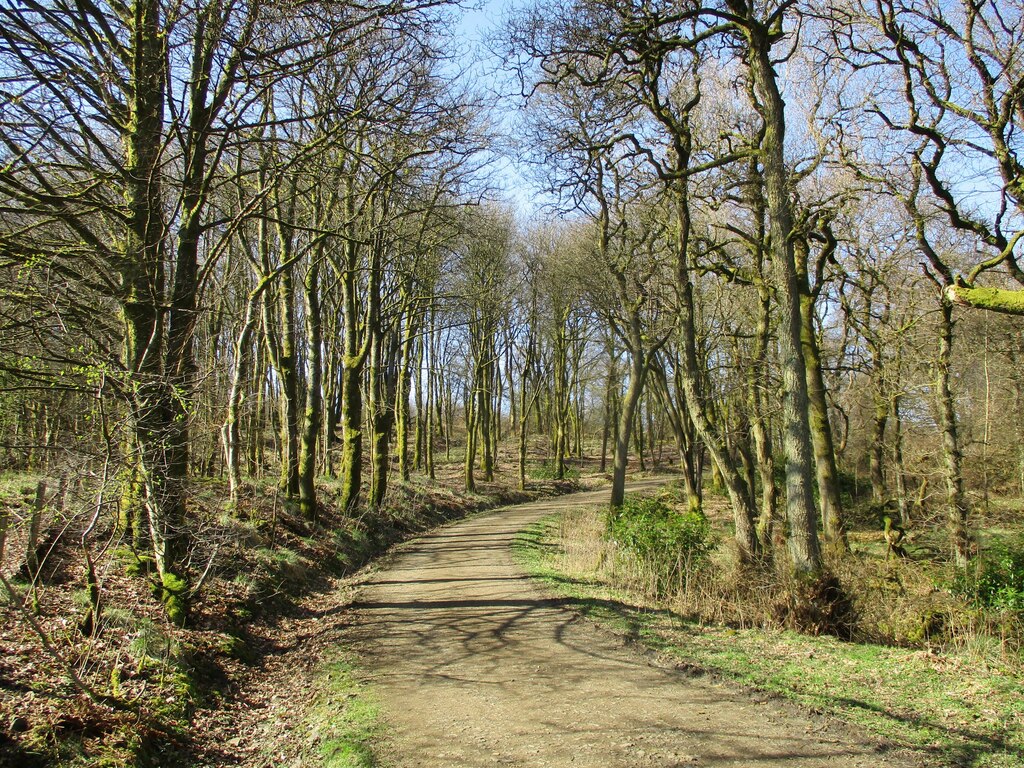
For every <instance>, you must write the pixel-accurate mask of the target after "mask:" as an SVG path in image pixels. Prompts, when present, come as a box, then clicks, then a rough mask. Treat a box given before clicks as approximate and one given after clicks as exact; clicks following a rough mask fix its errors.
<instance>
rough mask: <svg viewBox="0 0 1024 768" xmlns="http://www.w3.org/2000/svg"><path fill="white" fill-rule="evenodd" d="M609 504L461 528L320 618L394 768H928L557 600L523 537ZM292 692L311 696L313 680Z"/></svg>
mask: <svg viewBox="0 0 1024 768" xmlns="http://www.w3.org/2000/svg"><path fill="white" fill-rule="evenodd" d="M651 482H652V481H647V483H648V484H650V483H651ZM598 501H599V499H598V495H597V494H595V493H580V494H575V495H573V496H571V497H563V498H559V499H547V500H542V501H538V502H533V503H529V504H522V505H517V506H513V507H507V508H504V509H500V510H497V511H494V512H490V513H486V514H484V515H481V516H476V517H474V518H471V519H469V520H465V521H462V522H459V523H455V524H452V525H448V526H446V527H444V528H442V529H440V530H438V531H436V532H434V533H431V534H429V535H427V536H425V537H423V538H421V539H418V540H416V541H415V542H412V543H411V544H409V545H405V546H403V547H401V548H400V549H399V551H398V552H397V553H396V554H395V555H394V556H393V557H391V558H389V559H388V560H387V561H386V562H385V563H383V564H381V565H379V566H378V567H377V568H376V569H375V570H374V572H372V573H371V574H369V575H368V576H367V577H366V580H365V583H364V584H362V585H361V586H359V588H358V591H357V592H356V594H355V599H354V603H353V604H352V606H351V608H350V609H349V610H348V611H346V612H345V613H343V614H341V615H338V614H335V613H330V612H328V613H327V614H323V613H321V614H320V615H319V616H316V617H315V618H317V619H319V622H318V624H319V625H321V626H322V624H323V623H325V622H326V624H327V627H326V629H327V632H328V633H329V638H330V639H329V640H328V642H335V640H337V641H338V642H341V643H342V644H344V645H346V646H348V647H349V648H351V649H352V650H353V651H354V652H355V654H356V656H357V662H356V663H357V665H358V667H359V668H361V669H363V670H366V672H367V674H368V677H369V682H370V687H371V689H372V691H373V696H374V697H375V698H376V700H377V701H378V702H379V706H380V709H381V713H382V717H383V720H384V722H385V724H386V726H385V728H384V730H383V732H382V733H380V734H378V737H377V738H378V740H379V742H380V746H381V752H382V758H383V762H384V764H386V765H394V766H455V765H458V766H494V765H530V766H568V765H578V766H602V767H615V766H664V767H668V766H688V767H689V766H693V767H695V766H726V765H733V766H739V765H742V766H751V767H754V766H769V765H772V766H778V765H792V766H801V767H804V766H807V767H810V766H824V765H842V766H880V765H890V766H911V765H917V764H919V762H918V761H917V760H915V759H914V758H913V757H912V756H911V755H909V754H904V753H898V752H891V751H888V748H887V746H886V745H885V744H883V743H880V742H879V741H878V740H877V739H875V738H872V737H871V736H869V735H867V734H865V733H864V732H860V731H856V730H853V729H851V728H850V727H848V726H846V725H844V724H842V723H840V722H839V721H837V720H833V719H830V718H827V717H822V716H816V715H811V714H808V713H807V712H805V711H801V710H799V709H797V708H795V707H792V706H790V705H788V704H785V703H784V702H782V701H780V700H778V699H775V698H772V697H766V696H763V695H758V694H756V693H752V692H750V691H748V690H747V689H744V688H742V687H740V686H737V685H735V684H730V683H727V682H724V681H719V680H716V679H714V678H712V677H710V676H695V675H693V674H692V673H690V672H688V671H687V670H686V669H681V668H679V667H678V666H677V665H675V664H672V663H669V662H667V661H666V660H665V659H661V658H658V657H656V656H653V655H651V654H649V653H644V652H642V651H640V650H638V649H636V648H634V647H631V646H630V645H629V644H628V643H627V642H625V640H624V639H623V638H622V637H620V636H617V635H615V634H613V633H611V632H608V631H606V630H603V629H601V628H599V627H598V626H596V625H594V624H592V623H591V622H589V621H587V620H584V619H581V618H580V616H579V614H578V613H575V612H573V611H571V610H569V609H568V608H566V607H565V606H563V605H561V604H560V603H561V601H560V600H559V599H556V598H552V597H550V596H549V595H548V594H545V593H544V592H542V591H541V590H540V588H539V587H538V586H536V585H535V583H534V582H533V581H531V579H530V578H529V577H528V576H525V575H524V574H523V573H522V571H521V570H520V569H519V568H518V567H517V565H516V564H515V562H514V560H513V556H512V553H511V549H510V548H511V544H512V542H513V540H514V538H515V536H516V534H517V532H519V531H521V530H522V529H523V528H524V527H526V526H528V525H530V524H531V523H534V522H536V521H537V520H538V519H540V518H542V517H544V516H545V515H550V514H552V513H553V512H556V511H559V510H562V509H565V508H566V507H567V506H570V505H584V504H590V505H593V504H594V503H596V502H598ZM325 639H326V638H325V636H324V635H321V636H320V637H318V638H317V642H318V643H322V642H325ZM287 666H288V665H286V667H285V669H284V670H282V672H283V678H284V677H287V676H288V675H289V674H290V673H289V672H288V671H287ZM294 668H295V667H294V665H293V666H292V667H291V669H292V670H294ZM291 679H294V676H292V678H291ZM282 681H283V679H282ZM289 687H291V688H293V693H289V694H288V695H289V696H293V697H294V698H295V700H296V702H298V701H301V700H302V695H303V694H302V684H301V683H300V684H297V685H296V684H292V685H291V686H289ZM287 728H288V723H287V722H285V723H284V729H285V730H286V729H287ZM275 731H276V732H278V733H282V732H283V730H282V729H281V728H279V727H278V726H277V725H272V726H271V727H270V728H269V729H268V733H270V732H275ZM252 741H253V743H256V742H258V741H260V739H258V738H256V736H255V734H254V735H253V738H252ZM283 753H284V754H287V753H286V752H283ZM279 764H280V763H279ZM283 764H286V765H287V764H288V763H283Z"/></svg>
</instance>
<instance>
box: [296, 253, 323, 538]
mask: <svg viewBox="0 0 1024 768" xmlns="http://www.w3.org/2000/svg"><path fill="white" fill-rule="evenodd" d="M304 288H305V290H304V295H305V309H306V347H307V350H306V362H307V366H308V372H307V374H306V398H305V400H306V402H305V409H304V412H303V416H302V432H301V435H300V440H299V450H298V454H299V455H298V467H297V473H298V485H299V489H298V490H299V512H300V513H301V514H302V516H303V517H304V518H305V519H306V520H311V521H315V520H316V470H317V439H318V437H319V435H320V424H321V421H322V420H323V404H324V400H323V387H322V382H323V360H322V357H323V354H322V349H323V338H322V331H323V326H322V318H321V312H320V264H319V262H318V261H314V262H313V263H312V264H310V266H309V269H308V270H307V272H306V280H305V286H304Z"/></svg>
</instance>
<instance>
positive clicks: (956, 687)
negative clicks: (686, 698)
mask: <svg viewBox="0 0 1024 768" xmlns="http://www.w3.org/2000/svg"><path fill="white" fill-rule="evenodd" d="M560 531H561V525H560V516H559V515H553V516H550V517H547V518H545V519H543V520H541V521H539V522H538V523H536V524H534V525H532V526H530V527H529V528H527V529H525V530H524V531H522V532H521V533H520V534H519V536H518V537H517V539H516V541H515V544H514V546H513V551H514V554H515V556H516V558H517V560H518V561H519V563H520V564H521V565H522V566H523V567H524V568H525V569H526V571H527V572H528V573H529V574H530V575H532V576H533V577H535V578H537V579H539V580H540V581H541V582H543V583H544V584H546V585H547V587H548V588H550V589H551V590H552V591H553V592H555V593H556V594H557V595H558V596H560V597H562V598H563V599H565V600H566V601H567V603H568V605H569V606H570V607H572V608H573V609H575V610H577V611H579V612H580V613H581V614H583V615H584V616H586V617H588V618H590V619H593V620H595V621H597V622H598V623H600V624H602V625H604V626H606V627H608V628H610V629H612V630H614V631H616V632H618V633H620V634H623V635H625V636H626V637H627V638H629V639H630V640H632V641H634V642H636V643H638V644H640V645H642V646H644V647H646V648H650V649H652V650H655V651H657V652H659V653H662V654H664V655H666V656H667V657H669V658H671V659H673V660H674V661H675V662H676V663H680V664H684V665H687V666H691V667H694V668H697V669H699V670H707V671H711V672H714V673H716V674H719V675H721V676H723V677H725V678H728V679H732V680H735V681H737V682H739V683H742V684H744V685H747V686H750V687H753V688H756V689H758V690H761V691H766V692H770V693H773V694H775V695H778V696H781V697H783V698H785V699H788V700H791V701H794V702H796V703H798V704H800V705H801V706H804V707H807V708H809V709H811V710H813V711H815V712H818V713H824V714H828V715H831V716H834V717H837V718H839V719H841V720H844V721H846V722H849V723H852V724H855V725H858V726H860V727H862V728H864V729H865V730H867V731H869V732H871V733H873V734H876V735H877V736H879V737H882V738H884V739H886V740H887V741H888V742H890V743H891V744H893V745H894V746H897V747H902V748H909V749H913V750H917V751H919V752H920V753H921V754H922V756H923V757H924V760H925V762H926V763H927V764H928V765H934V766H964V767H966V768H1024V685H1022V682H1021V680H1020V678H1019V676H1017V675H1015V674H1014V673H1013V671H1012V670H1010V669H1004V668H999V667H995V666H979V665H976V664H973V663H967V662H966V661H964V660H962V659H959V658H958V657H956V656H954V655H949V654H946V655H939V654H935V653H932V652H927V651H915V650H908V649H903V648H891V647H886V646H881V645H871V644H865V643H848V642H842V641H839V640H836V639H835V638H831V637H807V636H803V635H799V634H796V633H794V632H789V631H782V630H760V629H732V628H729V627H724V626H713V625H705V624H701V623H699V622H696V621H693V620H690V619H688V618H687V617H684V616H682V615H680V614H678V613H675V612H673V611H671V610H669V609H668V608H667V607H665V605H659V604H655V603H651V602H648V601H645V600H644V599H643V598H641V597H640V596H638V595H636V594H632V593H630V592H628V591H627V590H625V589H623V588H622V587H621V586H619V585H617V584H616V583H615V579H614V569H601V570H587V569H579V568H574V567H572V566H569V565H567V562H568V561H567V559H566V557H565V547H564V542H563V541H562V539H561V533H560Z"/></svg>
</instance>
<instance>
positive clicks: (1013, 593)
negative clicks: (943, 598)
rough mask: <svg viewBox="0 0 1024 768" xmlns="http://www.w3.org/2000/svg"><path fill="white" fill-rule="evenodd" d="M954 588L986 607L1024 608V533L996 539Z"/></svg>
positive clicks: (1014, 610)
mask: <svg viewBox="0 0 1024 768" xmlns="http://www.w3.org/2000/svg"><path fill="white" fill-rule="evenodd" d="M954 589H955V591H957V592H959V593H960V594H962V595H963V596H964V597H966V598H968V599H970V600H972V601H974V602H975V603H976V604H978V605H981V606H984V607H986V608H995V609H996V610H1000V611H1012V612H1019V611H1024V536H1017V537H1015V538H1012V539H1004V540H1001V541H997V542H995V543H994V544H993V545H992V546H991V547H990V548H989V549H988V551H987V552H985V553H984V554H983V555H981V556H980V557H979V558H978V559H977V560H975V561H974V563H973V564H972V567H971V568H970V569H969V570H968V572H967V573H966V574H965V575H963V576H961V577H960V578H959V579H958V581H957V583H956V584H954Z"/></svg>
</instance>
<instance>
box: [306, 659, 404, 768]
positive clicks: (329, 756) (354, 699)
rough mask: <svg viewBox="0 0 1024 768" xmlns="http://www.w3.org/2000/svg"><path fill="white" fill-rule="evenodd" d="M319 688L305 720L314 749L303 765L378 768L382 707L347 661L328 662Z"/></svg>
mask: <svg viewBox="0 0 1024 768" xmlns="http://www.w3.org/2000/svg"><path fill="white" fill-rule="evenodd" d="M316 687H317V695H316V698H315V700H314V702H313V704H312V706H311V707H310V708H309V711H308V712H307V713H306V717H305V721H306V723H305V724H306V726H307V731H308V732H309V733H310V734H311V735H312V738H313V741H314V742H315V746H314V749H313V754H311V755H307V756H306V761H307V762H305V763H304V764H307V765H309V764H312V765H321V766H323V768H373V766H379V765H380V762H379V761H378V759H377V757H376V756H375V755H374V751H373V745H374V743H375V742H377V741H378V740H379V739H380V737H381V735H382V733H383V730H384V728H383V724H382V722H381V709H380V705H379V704H378V703H377V701H376V699H375V697H374V696H373V692H372V691H371V690H370V689H369V687H368V686H367V685H366V684H365V683H363V682H361V681H359V680H358V679H357V677H356V673H355V671H354V668H353V667H352V665H351V664H350V663H349V662H348V660H346V659H344V658H340V659H336V660H334V661H330V662H328V663H326V664H325V665H324V666H323V668H322V669H321V671H320V674H319V675H318V679H317V683H316Z"/></svg>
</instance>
